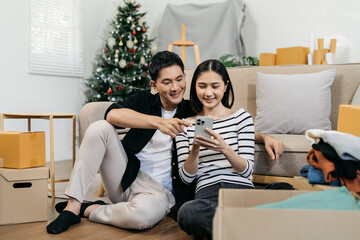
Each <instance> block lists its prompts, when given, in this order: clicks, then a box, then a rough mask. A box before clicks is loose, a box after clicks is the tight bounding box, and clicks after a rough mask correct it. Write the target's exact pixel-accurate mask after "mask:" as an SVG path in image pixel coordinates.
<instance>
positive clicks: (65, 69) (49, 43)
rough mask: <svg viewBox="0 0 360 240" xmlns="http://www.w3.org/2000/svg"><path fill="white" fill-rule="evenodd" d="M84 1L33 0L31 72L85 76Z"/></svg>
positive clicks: (31, 14) (31, 15)
mask: <svg viewBox="0 0 360 240" xmlns="http://www.w3.org/2000/svg"><path fill="white" fill-rule="evenodd" d="M83 5H84V4H83V0H31V6H30V9H31V12H30V54H29V58H30V59H29V72H30V73H34V74H44V75H56V76H69V77H82V76H83V74H84V66H83V61H84V50H83V31H84V29H83V26H84V24H83V9H84V8H83Z"/></svg>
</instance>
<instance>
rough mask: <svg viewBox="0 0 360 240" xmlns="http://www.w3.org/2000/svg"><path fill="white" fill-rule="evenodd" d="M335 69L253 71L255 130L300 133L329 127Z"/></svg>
mask: <svg viewBox="0 0 360 240" xmlns="http://www.w3.org/2000/svg"><path fill="white" fill-rule="evenodd" d="M334 78H335V69H331V70H327V71H323V72H317V73H310V74H293V75H279V74H265V73H257V81H256V106H257V110H256V117H255V130H256V131H258V132H262V133H291V134H304V133H305V131H306V130H308V129H311V128H317V129H323V130H331V123H330V119H329V117H330V112H331V89H330V87H331V85H332V83H333V82H334Z"/></svg>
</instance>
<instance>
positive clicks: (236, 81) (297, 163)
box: [79, 64, 360, 183]
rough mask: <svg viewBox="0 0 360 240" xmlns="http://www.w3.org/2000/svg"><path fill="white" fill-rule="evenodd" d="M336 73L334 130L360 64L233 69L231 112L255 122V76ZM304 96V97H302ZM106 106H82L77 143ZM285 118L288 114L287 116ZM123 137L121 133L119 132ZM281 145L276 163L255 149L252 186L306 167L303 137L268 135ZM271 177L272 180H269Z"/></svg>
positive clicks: (356, 80)
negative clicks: (243, 112)
mask: <svg viewBox="0 0 360 240" xmlns="http://www.w3.org/2000/svg"><path fill="white" fill-rule="evenodd" d="M329 69H336V75H335V80H334V83H333V84H332V87H331V114H330V121H331V127H332V129H333V130H336V128H337V118H338V111H339V105H340V104H350V103H351V101H352V99H353V96H354V94H355V92H356V89H357V88H358V86H359V83H360V64H338V65H312V66H308V65H294V66H267V67H253V66H250V67H236V68H228V72H229V74H230V79H231V81H232V83H233V87H234V91H235V102H234V106H233V108H234V109H238V108H241V107H243V108H245V110H247V111H248V112H249V113H250V114H251V115H252V116H253V118H254V119H255V116H256V107H257V106H256V78H257V75H256V73H257V72H262V73H269V74H304V73H315V72H320V71H324V70H329ZM185 72H186V78H187V86H188V88H187V91H186V93H185V98H188V94H189V89H190V82H191V78H192V75H193V72H194V69H188V70H186V71H185ZM304 94H306V93H304ZM110 104H111V103H110V102H93V103H88V104H86V105H84V106H83V108H82V109H81V111H80V114H79V128H80V134H79V136H80V143H81V141H82V138H83V136H84V133H85V131H86V129H87V127H88V126H89V124H90V123H92V122H94V121H96V120H99V119H103V117H104V112H105V110H106V109H107V107H108V106H109V105H110ZM294 110H295V109H294ZM288 114H291V113H290V112H289V113H288ZM123 134H124V132H123ZM270 135H273V136H274V137H275V138H277V139H279V140H281V141H283V142H284V143H285V145H286V149H285V152H284V154H283V155H282V156H281V158H280V162H279V163H275V162H274V161H270V160H269V157H268V155H267V153H266V151H265V148H264V145H263V144H256V146H255V168H254V182H262V183H269V182H276V181H287V182H289V183H291V182H292V180H291V179H292V177H294V176H299V175H300V172H299V171H300V169H301V167H302V166H304V165H305V164H307V162H306V155H307V153H308V152H309V150H310V148H311V145H310V143H309V142H308V140H306V138H305V137H304V135H303V134H301V135H297V134H270ZM269 176H272V177H269Z"/></svg>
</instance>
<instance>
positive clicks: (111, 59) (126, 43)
mask: <svg viewBox="0 0 360 240" xmlns="http://www.w3.org/2000/svg"><path fill="white" fill-rule="evenodd" d="M140 7H141V6H140V5H139V4H138V3H136V0H124V6H119V7H118V11H117V13H116V15H115V19H114V20H113V21H112V23H111V32H110V36H109V37H108V38H107V40H106V42H105V46H104V48H103V49H102V50H101V53H100V54H98V55H97V57H96V69H95V71H94V72H93V74H92V76H91V77H90V78H89V79H87V81H86V83H85V85H86V86H87V90H86V92H85V94H86V96H87V102H96V101H112V102H116V101H123V100H125V99H126V98H127V97H128V96H130V95H131V94H133V93H134V92H137V91H141V90H148V89H150V85H149V81H150V76H149V75H148V67H149V65H150V60H151V57H152V54H153V52H156V51H157V46H156V45H155V44H154V43H152V42H153V40H154V39H149V38H148V37H147V29H148V26H147V25H146V22H145V20H144V15H145V14H146V13H140V12H139V8H140Z"/></svg>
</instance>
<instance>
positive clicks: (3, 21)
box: [0, 0, 81, 160]
mask: <svg viewBox="0 0 360 240" xmlns="http://www.w3.org/2000/svg"><path fill="white" fill-rule="evenodd" d="M29 14H30V1H29V0H17V1H2V2H1V7H0V29H1V38H0V69H1V75H0V112H6V113H10V112H63V113H64V112H65V113H78V112H79V109H80V106H81V103H80V98H79V96H80V94H79V93H80V80H79V79H77V78H65V77H54V76H41V75H33V74H29V73H28V59H29ZM32 123H33V124H32V126H33V127H32V130H34V131H41V130H45V131H46V133H47V134H46V140H47V151H46V152H47V160H49V159H50V158H49V156H50V152H49V121H47V120H34V121H33V122H32ZM4 125H5V130H16V131H27V122H26V120H5V124H4ZM54 135H55V137H54V143H55V159H71V158H72V121H71V120H55V121H54Z"/></svg>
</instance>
